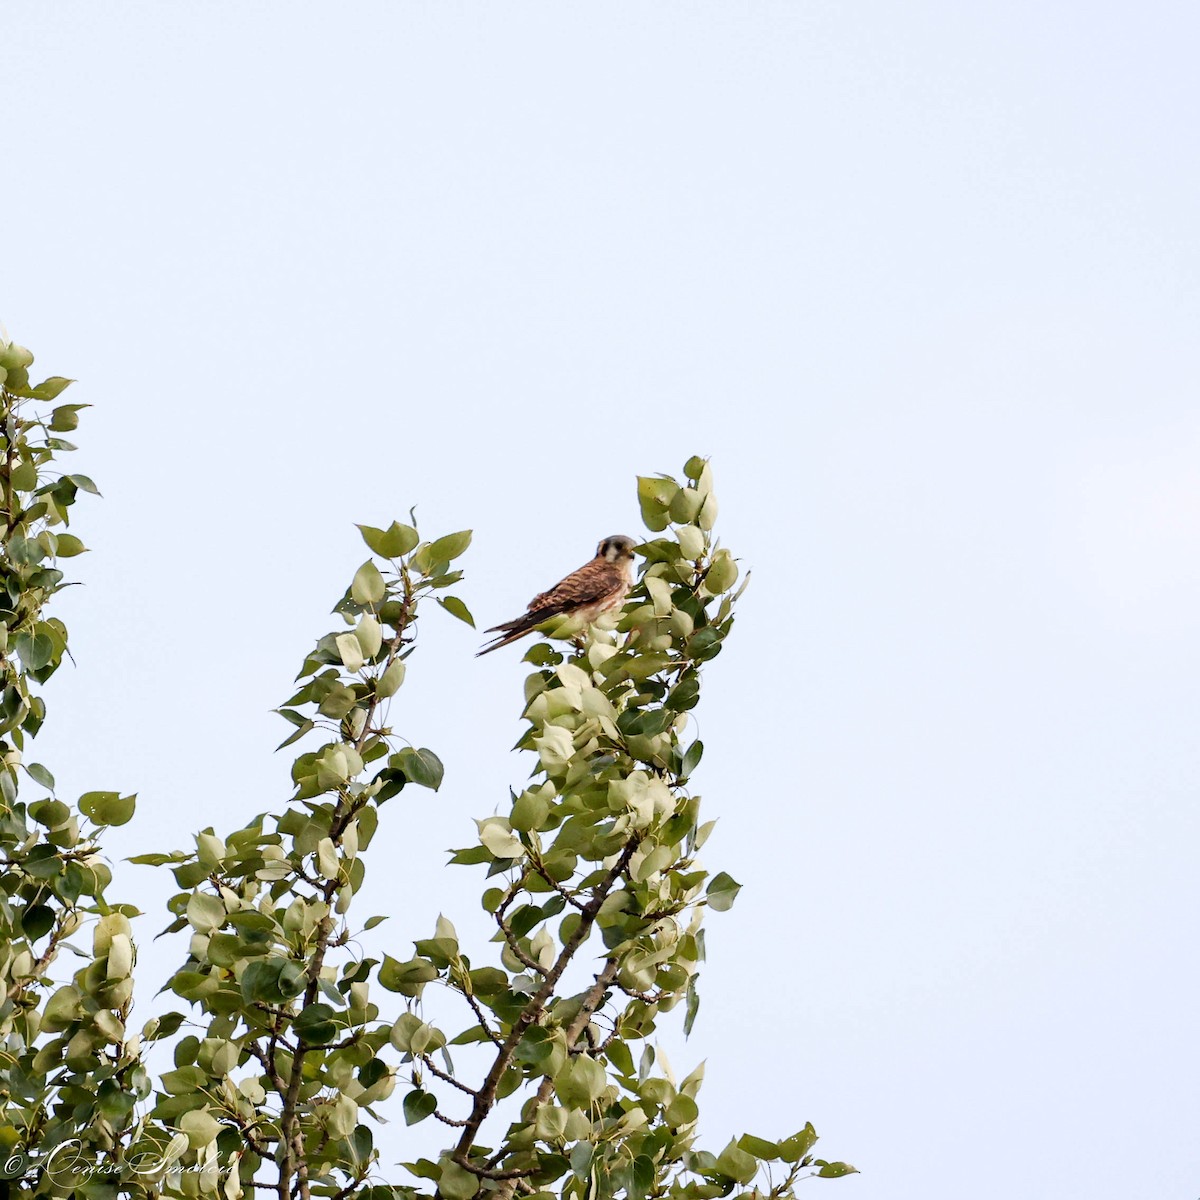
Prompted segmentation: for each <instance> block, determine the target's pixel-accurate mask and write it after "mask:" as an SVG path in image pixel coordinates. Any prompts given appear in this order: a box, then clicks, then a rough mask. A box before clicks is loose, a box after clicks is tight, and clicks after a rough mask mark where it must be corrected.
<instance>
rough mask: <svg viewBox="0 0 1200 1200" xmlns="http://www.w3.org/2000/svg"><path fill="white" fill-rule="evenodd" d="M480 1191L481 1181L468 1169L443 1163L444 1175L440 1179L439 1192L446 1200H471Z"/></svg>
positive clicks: (454, 1163)
mask: <svg viewBox="0 0 1200 1200" xmlns="http://www.w3.org/2000/svg"><path fill="white" fill-rule="evenodd" d="M477 1191H479V1179H478V1178H477V1177H476V1176H475V1175H473V1174H471V1172H470V1171H468V1170H467V1169H466V1167H460V1166H459V1165H458V1163H456V1162H452V1161H450V1160H446V1161H445V1162H443V1163H442V1173H441V1175H440V1176H439V1178H438V1192H439V1193H440V1194H441V1195H442V1196H444V1197H445V1198H446V1200H471V1197H472V1196H474V1195H475V1193H476V1192H477Z"/></svg>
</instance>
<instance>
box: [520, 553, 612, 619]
mask: <svg viewBox="0 0 1200 1200" xmlns="http://www.w3.org/2000/svg"><path fill="white" fill-rule="evenodd" d="M626 586H627V580H626V578H625V572H624V570H623V569H622V568H621V567H619V566H617V565H616V564H615V563H610V562H608V561H606V560H605V559H603V558H593V559H592V561H591V562H589V563H585V564H584V565H583V566H582V567H580V568H579V570H578V571H572V572H571V573H570V575H568V576H567V577H566V579H560V580H559V581H558V583H556V584H555V585H554V586H553V587H552V588H550V589H549V591H545V592H540V593H539V594H538V595H536V596H534V598H533V599H532V600H530V602H529V611H530V612H531V613H532V612H545V614H546V617H553V616H557V615H558V614H559V613H565V612H575V611H576V609H580V608H590V607H591V606H592V605H593V604H603V603H604V602H605V601H607V600H611V599H612V596H613V593H614V592H615V591H616V590H617V589H619V588H624V587H626ZM546 617H543V618H542V620H545V619H546Z"/></svg>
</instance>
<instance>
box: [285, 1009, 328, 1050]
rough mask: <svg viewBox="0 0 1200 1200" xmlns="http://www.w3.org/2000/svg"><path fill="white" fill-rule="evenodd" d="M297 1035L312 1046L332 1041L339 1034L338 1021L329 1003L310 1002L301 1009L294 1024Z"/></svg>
mask: <svg viewBox="0 0 1200 1200" xmlns="http://www.w3.org/2000/svg"><path fill="white" fill-rule="evenodd" d="M292 1028H293V1029H294V1030H295V1032H296V1034H297V1036H298V1037H299V1038H300V1039H301V1041H304V1042H306V1043H308V1045H310V1046H314V1045H323V1044H324V1043H326V1042H332V1041H333V1039H334V1038H335V1037H336V1036H337V1023H336V1022H335V1021H334V1019H333V1009H332V1008H330V1007H329V1005H328V1004H308V1005H305V1007H304V1008H302V1009H301V1010H300V1014H299V1016H297V1017H296V1020H295V1022H294V1023H293V1025H292Z"/></svg>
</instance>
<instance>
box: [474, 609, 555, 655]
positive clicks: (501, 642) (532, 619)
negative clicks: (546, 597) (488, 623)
mask: <svg viewBox="0 0 1200 1200" xmlns="http://www.w3.org/2000/svg"><path fill="white" fill-rule="evenodd" d="M561 611H562V609H561V608H557V607H556V608H539V609H536V610H534V611H532V612H527V613H525V614H524V615H523V616H520V617H517V618H516V620H514V621H505V622H504V624H503V625H493V626H492V627H491V629H485V630H484V633H496V634H499V637H496V638H493V639H492V641H491V643H490V644H489V645H487V646H484V647H483V649H482V650H479V651H477V652H476V654H475V657H476V658H479V657H480V656H481V655H483V654H491V652H492V651H493V650H499V649H500V647H501V646H507V645H508V644H509V643H510V642H515V641H517V640H518V639H519V638H523V637H524V636H525V635H526V634H527V633H532V632H533V631H534V630H535V629H536V628H537V627H538V626H539V625H540V624H541V623H542V622H543V621H548V620H549V619H550V618H551V617H553V616H557V615H558V613H560V612H561Z"/></svg>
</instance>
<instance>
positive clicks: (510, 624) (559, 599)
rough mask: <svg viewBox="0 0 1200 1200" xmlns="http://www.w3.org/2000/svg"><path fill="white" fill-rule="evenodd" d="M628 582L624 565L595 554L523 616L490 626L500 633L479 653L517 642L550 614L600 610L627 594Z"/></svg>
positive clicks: (543, 594) (535, 600)
mask: <svg viewBox="0 0 1200 1200" xmlns="http://www.w3.org/2000/svg"><path fill="white" fill-rule="evenodd" d="M628 586H629V580H628V579H627V578H626V576H625V572H624V570H623V569H622V568H621V567H619V566H618V565H617V564H615V563H610V562H607V561H605V560H604V559H602V558H594V559H592V561H591V562H589V563H586V564H585V565H584V566H582V567H580V568H579V570H578V571H572V572H571V574H570V575H568V576H567V577H566V578H565V579H561V580H559V582H558V583H556V584H555V585H554V586H553V587H552V588H550V589H549V590H548V591H545V592H541V593H539V594H538V595H536V596H534V598H533V599H532V600H530V602H529V608H528V611H526V612H525V613H523V614H522V615H521V616H519V617H517V618H516V619H515V620H512V621H506V622H505V623H504V624H503V625H493V626H492V628H491V629H489V630H487V631H486V632H487V633H499V634H500V637H498V638H496V640H495V641H494V642H493V643H492V644H491V645H490V646H485V647H484V648H483V649H482V650H480V651H479V654H488V653H489V652H491V651H492V650H499V649H500V647H501V646H507V645H508V644H509V642H515V641H516V640H517V639H518V638H521V637H524V636H525V635H526V634H527V633H529V632H531V631H532V630H533V629H535V628H536V627H537V626H538V625H540V624H541V623H542V622H543V621H548V620H550V618H551V617H557V616H561V615H563V614H564V613H574V612H582V611H586V610H589V609H590V610H596V611H598V610H599V609H601V608H604V607H606V606H608V605H609V604H611V603H612V602H614V601H615V600H618V599H619V598H620V597H622V596H624V594H625V591H626V589H627V588H628ZM476 657H478V655H476Z"/></svg>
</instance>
